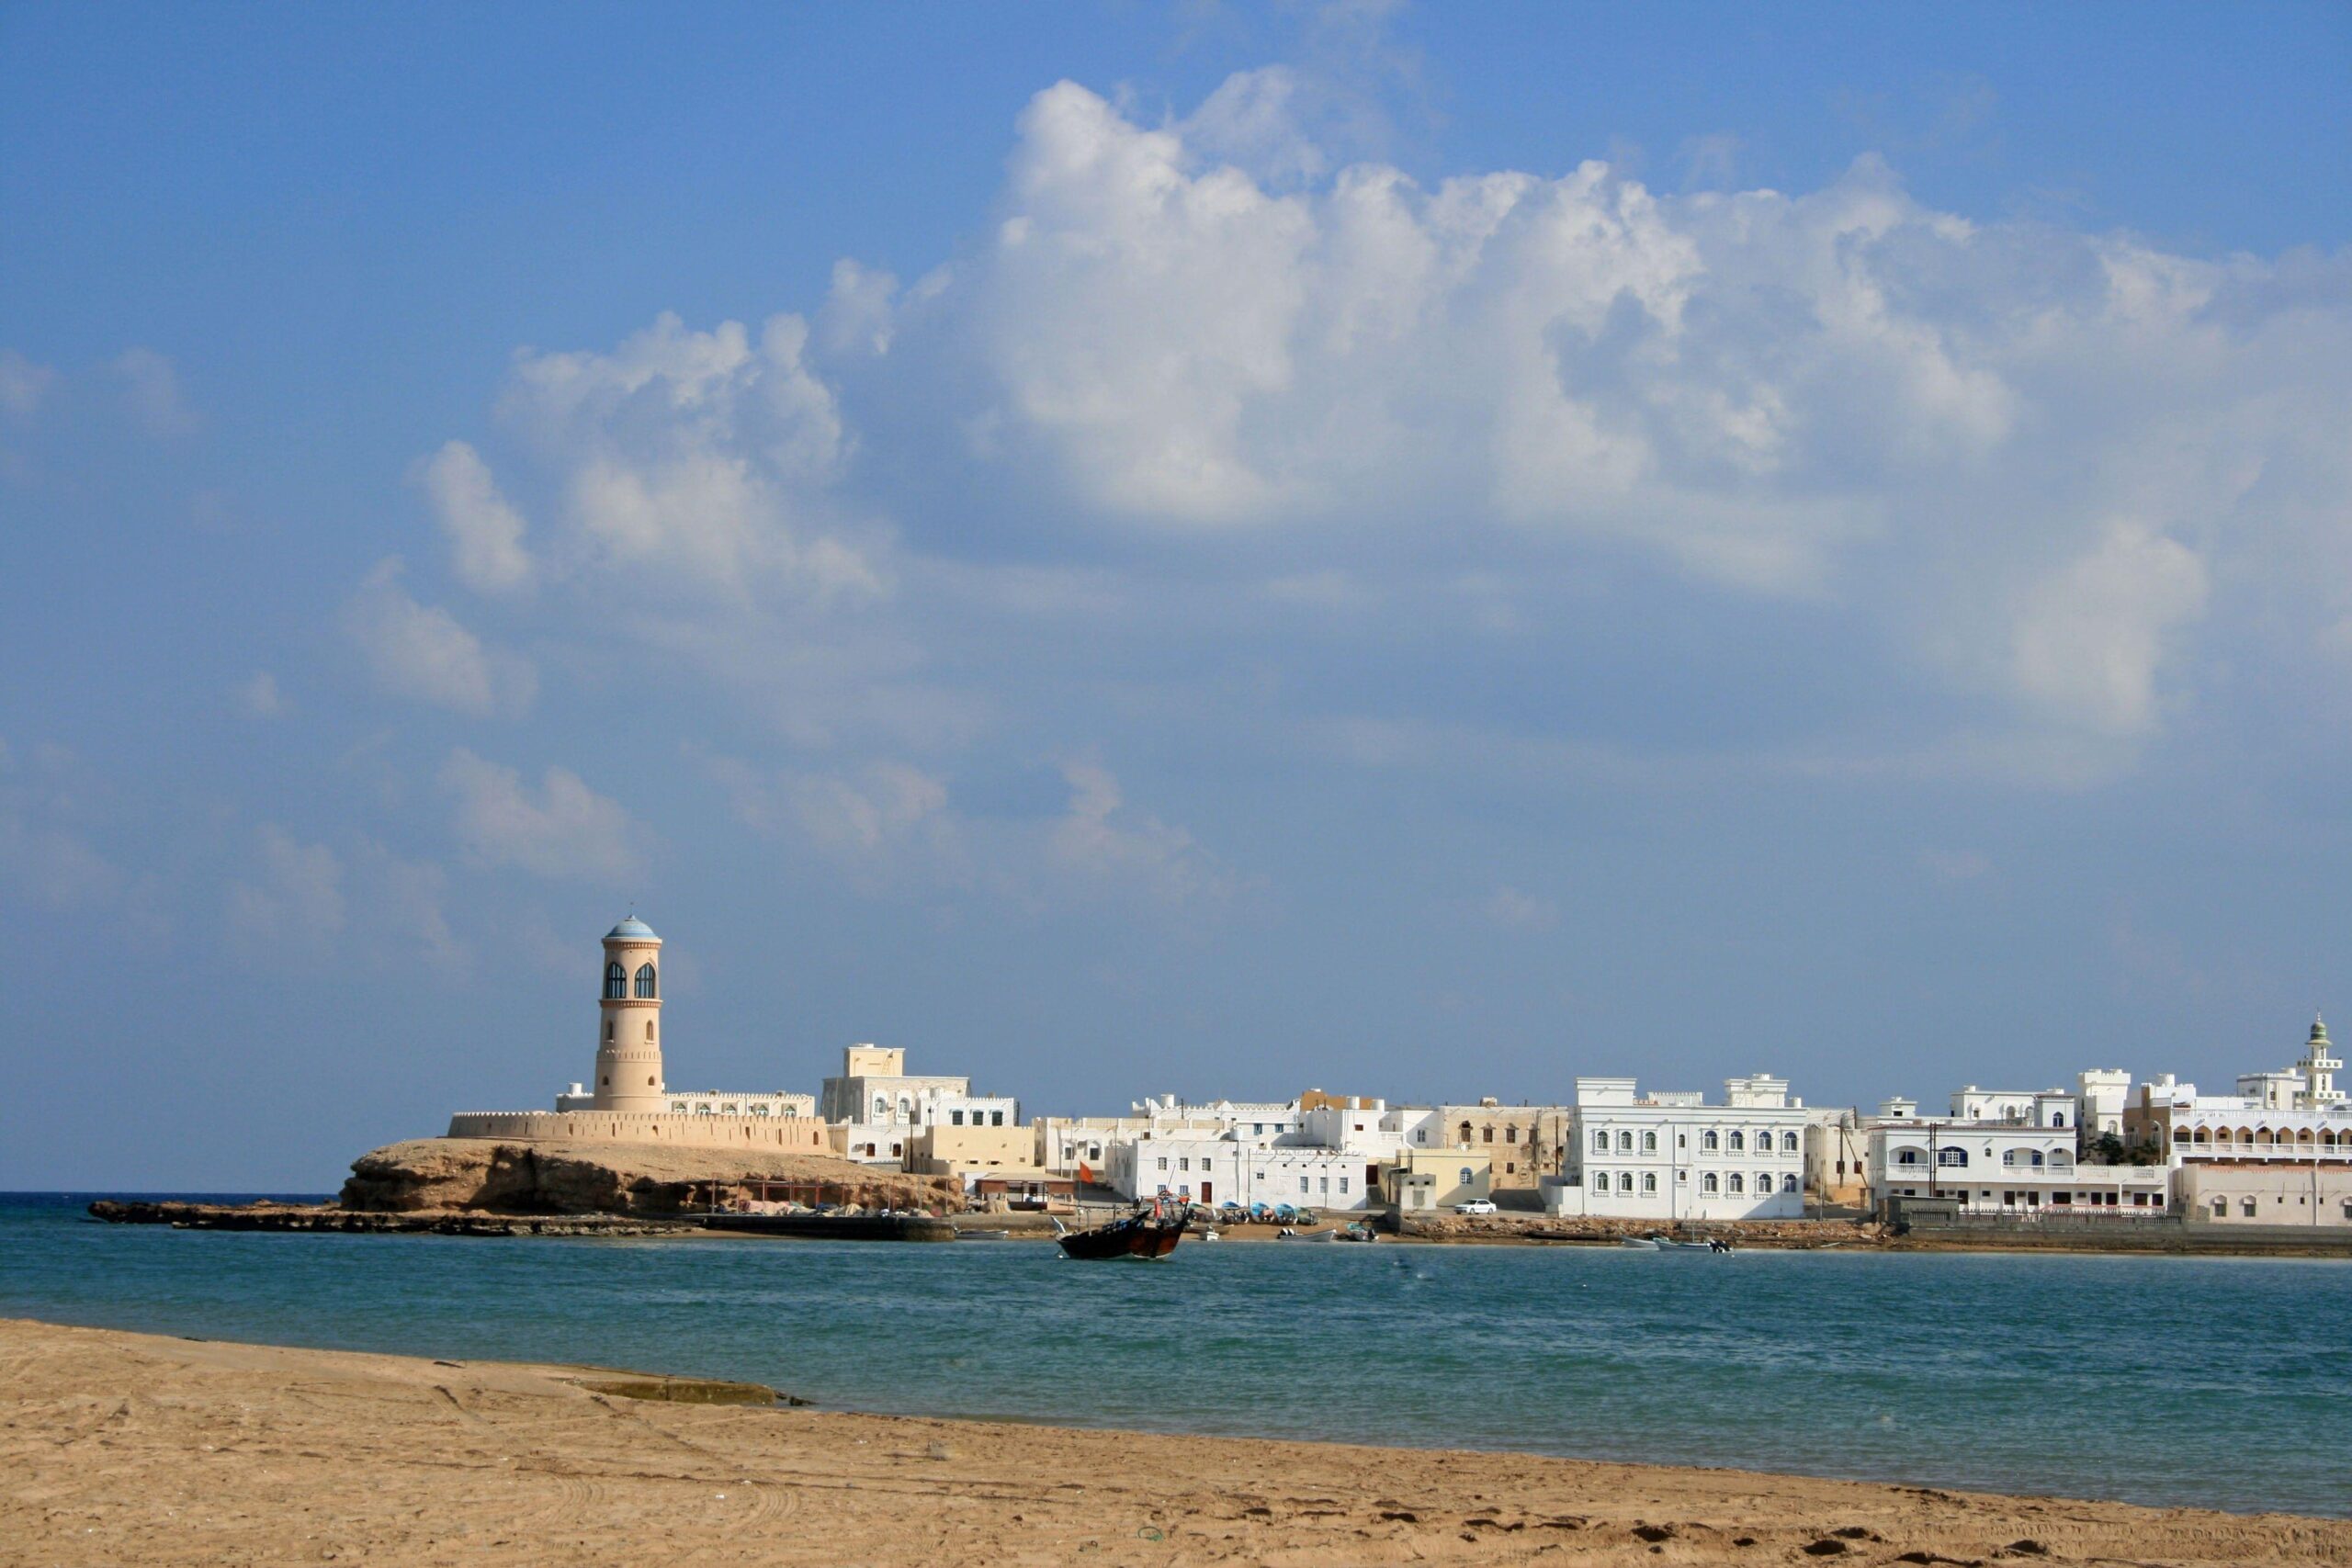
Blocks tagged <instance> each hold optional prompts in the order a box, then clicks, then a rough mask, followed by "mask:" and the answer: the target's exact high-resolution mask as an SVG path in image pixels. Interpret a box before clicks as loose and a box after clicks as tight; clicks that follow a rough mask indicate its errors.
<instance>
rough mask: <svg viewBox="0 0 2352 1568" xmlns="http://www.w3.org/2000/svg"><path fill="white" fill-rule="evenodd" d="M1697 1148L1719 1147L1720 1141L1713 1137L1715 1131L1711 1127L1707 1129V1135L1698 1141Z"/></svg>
mask: <svg viewBox="0 0 2352 1568" xmlns="http://www.w3.org/2000/svg"><path fill="white" fill-rule="evenodd" d="M1699 1146H1700V1147H1701V1148H1702V1149H1713V1148H1717V1147H1720V1146H1721V1140H1720V1139H1718V1138H1717V1137H1716V1136H1715V1130H1714V1129H1713V1127H1710V1128H1708V1129H1707V1135H1706V1136H1705V1137H1703V1138H1701V1139H1700V1140H1699Z"/></svg>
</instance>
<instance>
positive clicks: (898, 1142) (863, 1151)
mask: <svg viewBox="0 0 2352 1568" xmlns="http://www.w3.org/2000/svg"><path fill="white" fill-rule="evenodd" d="M906 1064H907V1054H906V1052H905V1050H904V1049H902V1048H900V1047H898V1046H888V1047H885V1046H879V1045H865V1044H861V1045H852V1046H850V1047H848V1048H847V1049H846V1050H844V1051H843V1052H842V1071H841V1074H840V1076H838V1077H829V1078H827V1079H826V1080H825V1081H824V1088H823V1092H822V1094H820V1096H819V1099H818V1109H819V1111H820V1112H821V1113H822V1114H823V1116H824V1119H825V1120H826V1121H827V1122H831V1124H832V1126H831V1137H832V1143H833V1146H834V1148H835V1149H836V1150H837V1151H838V1152H839V1153H841V1154H842V1155H843V1156H846V1157H848V1158H850V1159H854V1160H858V1161H862V1162H870V1163H874V1164H883V1165H887V1164H888V1163H890V1162H892V1161H894V1160H896V1161H903V1160H904V1159H905V1158H906V1156H907V1149H908V1146H909V1145H910V1142H911V1141H912V1138H913V1135H914V1134H915V1132H916V1130H917V1129H919V1128H922V1127H929V1126H942V1127H965V1126H970V1127H1018V1126H1019V1125H1021V1102H1020V1101H1019V1100H1016V1099H1014V1098H1013V1097H1012V1096H1011V1095H976V1094H974V1093H973V1092H972V1080H971V1079H970V1078H968V1077H958V1076H955V1075H950V1074H920V1075H918V1074H910V1073H909V1072H908V1071H907V1070H906Z"/></svg>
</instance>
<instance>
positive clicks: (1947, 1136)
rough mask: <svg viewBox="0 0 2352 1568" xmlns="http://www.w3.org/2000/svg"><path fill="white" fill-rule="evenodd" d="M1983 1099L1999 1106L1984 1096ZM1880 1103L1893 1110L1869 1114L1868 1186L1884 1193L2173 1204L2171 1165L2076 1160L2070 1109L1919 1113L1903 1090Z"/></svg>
mask: <svg viewBox="0 0 2352 1568" xmlns="http://www.w3.org/2000/svg"><path fill="white" fill-rule="evenodd" d="M1970 1092H1972V1091H1967V1090H1963V1091H1962V1094H1955V1095H1954V1096H1953V1097H1952V1101H1953V1104H1954V1105H1955V1106H1958V1105H1960V1104H1962V1103H1963V1096H1965V1095H1967V1094H1969V1093H1970ZM2032 1098H2039V1097H2032ZM1969 1103H1977V1102H1974V1101H1969ZM1898 1107H1899V1108H1900V1109H1897V1108H1898ZM1986 1108H1987V1109H1994V1110H2001V1109H2004V1107H2001V1106H1999V1105H1996V1104H1991V1103H1989V1102H1988V1103H1987V1104H1986ZM1881 1110H1882V1111H1883V1112H1888V1111H1891V1112H1892V1113H1889V1114H1882V1115H1880V1116H1879V1117H1877V1118H1875V1119H1873V1120H1872V1122H1871V1124H1870V1129H1869V1132H1870V1179H1871V1197H1872V1198H1873V1199H1874V1200H1875V1201H1879V1202H1881V1203H1883V1202H1884V1201H1886V1200H1888V1199H1890V1198H1949V1199H1952V1200H1954V1201H1958V1202H1959V1203H1960V1205H1961V1206H1962V1208H1963V1209H1966V1210H1979V1211H1990V1212H1996V1213H2036V1212H2040V1211H2041V1210H2044V1209H2053V1208H2059V1209H2072V1210H2090V1209H2115V1210H2118V1211H2126V1210H2129V1211H2136V1212H2137V1213H2140V1214H2142V1215H2147V1216H2153V1215H2157V1214H2162V1213H2166V1212H2167V1210H2168V1208H2169V1206H2170V1201H2171V1183H2170V1172H2168V1171H2167V1170H2165V1168H2163V1167H2162V1166H2131V1165H2085V1164H2083V1163H2081V1162H2080V1161H2079V1160H2077V1159H2076V1158H2075V1128H2074V1127H2073V1125H2071V1121H2072V1118H2071V1117H2069V1118H2068V1122H2069V1124H2068V1125H2064V1126H2060V1125H2056V1124H2054V1122H2036V1121H2033V1120H2030V1119H2019V1120H2007V1119H2005V1118H1998V1117H1992V1118H1983V1119H1970V1118H1962V1117H1958V1116H1953V1117H1931V1118H1922V1117H1920V1116H1918V1115H1917V1114H1916V1113H1914V1112H1913V1111H1911V1110H1910V1102H1909V1101H1907V1100H1903V1101H1893V1102H1890V1103H1889V1105H1887V1106H1882V1107H1881ZM2052 1114H2053V1115H2054V1112H2053V1113H2052Z"/></svg>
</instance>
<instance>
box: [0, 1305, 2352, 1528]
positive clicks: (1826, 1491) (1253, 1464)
mask: <svg viewBox="0 0 2352 1568" xmlns="http://www.w3.org/2000/svg"><path fill="white" fill-rule="evenodd" d="M618 1377H619V1374H613V1373H598V1372H592V1371H584V1370H582V1369H579V1368H563V1367H537V1366H519V1365H511V1364H504V1363H495V1362H469V1363H465V1364H462V1365H459V1364H454V1363H448V1362H440V1361H433V1360H425V1359H413V1358H407V1357H399V1356H372V1355H356V1354H346V1353H342V1352H334V1351H319V1350H298V1349H286V1348H274V1347H266V1346H250V1345H237V1344H228V1343H223V1342H220V1341H211V1340H185V1339H175V1338H165V1337H155V1336H149V1335H138V1334H121V1333H115V1332H110V1331H106V1330H99V1329H85V1328H66V1327H57V1326H52V1325H44V1324H37V1323H28V1322H22V1321H14V1320H0V1421H4V1422H5V1426H0V1563H6V1564H9V1565H11V1568H14V1565H16V1564H63V1565H72V1568H81V1565H85V1564H108V1565H112V1564H141V1563H207V1564H209V1563H229V1562H234V1563H279V1562H288V1563H291V1562H308V1563H317V1562H381V1563H399V1564H416V1565H420V1568H422V1565H428V1564H440V1563H447V1564H543V1563H545V1564H564V1563H599V1564H604V1563H613V1564H618V1563H630V1564H635V1563H646V1564H662V1565H668V1564H731V1563H764V1562H778V1563H824V1564H835V1563H841V1564H877V1565H879V1564H920V1565H922V1568H946V1565H950V1564H962V1563H989V1564H1039V1565H1045V1564H1054V1565H1059V1564H1067V1563H1082V1564H1084V1563H1103V1564H1111V1563H1135V1564H1153V1565H1159V1564H1190V1563H1212V1562H1216V1563H1224V1562H1233V1563H1254V1562H1265V1563H1292V1564H1301V1565H1311V1564H1312V1565H1319V1564H1331V1565H1342V1564H1356V1563H1392V1562H1434V1563H1498V1562H1550V1563H1625V1564H1634V1563H1641V1564H1671V1563H1684V1564H1688V1563H1740V1564H1760V1563H1811V1562H1841V1563H1844V1562H1850V1563H1856V1564H1860V1563H1872V1564H1878V1563H1894V1562H1918V1563H1936V1562H1944V1563H1950V1562H1984V1563H1995V1562H1999V1563H2012V1564H2025V1563H2045V1562H2066V1563H2089V1562H2098V1563H2105V1564H2113V1563H2200V1564H2203V1563H2211V1564H2222V1563H2230V1564H2256V1563H2287V1562H2296V1563H2307V1562H2308V1563H2318V1562H2325V1563H2345V1564H2352V1522H2347V1521H2339V1520H2321V1519H2305V1518H2297V1517H2288V1516H2281V1515H2266V1516H2235V1515H2228V1514H2218V1513H2209V1512H2202V1511H2196V1510H2174V1509H2150V1508H2135V1507H2130V1506H2122V1505H2119V1504H2109V1503H2078V1502H2067V1501H2059V1500H2048V1499H2036V1498H2018V1497H2002V1496H1990V1495H1969V1494H1959V1493H1952V1492H1948V1491H1941V1490H1931V1489H1922V1488H1917V1487H1905V1486H1889V1485H1877V1484H1868V1483H1849V1482H1833V1481H1817V1480H1808V1479H1803V1478H1797V1477H1790V1476H1779V1475H1762V1474H1754V1473H1748V1472H1738V1471H1704V1470H1677V1469H1668V1468H1663V1467H1655V1466H1639V1465H1621V1464H1597V1463H1587V1462H1580V1461H1566V1460H1548V1459H1535V1458H1529V1457H1526V1456H1523V1455H1513V1454H1482V1453H1463V1452H1436V1451H1422V1450H1385V1449H1367V1448H1351V1447H1344V1446H1341V1445H1338V1444H1329V1445H1326V1444H1315V1443H1292V1442H1260V1441H1251V1440H1244V1439H1237V1438H1167V1437H1150V1436H1143V1435H1137V1434H1131V1433H1113V1432H1092V1431H1072V1430H1067V1429H1062V1428H1057V1427H1032V1426H1019V1425H1005V1424H991V1423H979V1422H963V1421H932V1420H917V1419H906V1418H899V1417H884V1416H856V1415H848V1414H842V1413H837V1412H827V1411H820V1410H815V1409H806V1408H786V1409H775V1408H741V1407H727V1406H718V1405H704V1404H683V1403H661V1402H655V1401H650V1400H645V1399H638V1398H629V1397H622V1396H620V1395H617V1394H616V1393H611V1392H598V1391H597V1390H596V1389H595V1388H594V1386H593V1385H595V1384H598V1383H607V1384H609V1383H611V1382H615V1381H617V1380H618Z"/></svg>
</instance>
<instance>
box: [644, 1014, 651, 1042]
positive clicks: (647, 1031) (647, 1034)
mask: <svg viewBox="0 0 2352 1568" xmlns="http://www.w3.org/2000/svg"><path fill="white" fill-rule="evenodd" d="M645 1037H646V1038H647V1039H648V1040H650V1039H652V1038H653V1021H652V1020H651V1019H650V1018H649V1019H647V1020H646V1021H645Z"/></svg>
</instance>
